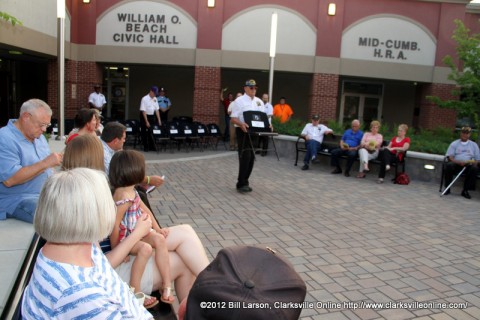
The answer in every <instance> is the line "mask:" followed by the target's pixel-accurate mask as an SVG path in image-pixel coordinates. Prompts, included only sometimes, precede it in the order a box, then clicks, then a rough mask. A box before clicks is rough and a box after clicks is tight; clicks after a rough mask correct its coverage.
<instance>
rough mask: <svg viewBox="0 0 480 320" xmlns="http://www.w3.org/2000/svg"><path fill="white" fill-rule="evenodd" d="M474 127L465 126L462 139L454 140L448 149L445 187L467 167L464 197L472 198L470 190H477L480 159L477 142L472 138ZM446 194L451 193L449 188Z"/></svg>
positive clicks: (461, 133) (461, 134) (463, 190)
mask: <svg viewBox="0 0 480 320" xmlns="http://www.w3.org/2000/svg"><path fill="white" fill-rule="evenodd" d="M471 132H472V129H471V128H470V127H463V128H462V130H461V131H460V139H457V140H455V141H453V142H452V143H451V144H450V146H449V147H448V150H447V157H448V160H449V162H448V163H447V164H446V167H445V187H447V186H448V185H449V184H450V183H452V180H453V175H454V174H458V173H459V172H460V171H461V170H462V169H463V168H466V169H465V175H466V176H465V181H464V182H463V189H462V197H464V198H467V199H470V198H471V196H470V193H469V192H468V190H475V181H476V178H477V173H478V163H479V161H480V151H479V148H478V145H477V143H475V142H473V141H472V140H470V134H471ZM445 194H446V195H447V194H450V189H448V190H447V191H446V192H445Z"/></svg>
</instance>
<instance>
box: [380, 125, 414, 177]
mask: <svg viewBox="0 0 480 320" xmlns="http://www.w3.org/2000/svg"><path fill="white" fill-rule="evenodd" d="M407 130H408V126H407V125H406V124H401V125H399V126H398V131H397V136H396V137H393V138H392V140H391V141H390V143H389V144H388V146H386V147H385V148H384V149H383V150H382V152H381V153H380V160H381V164H380V172H379V173H378V183H383V179H384V178H385V173H386V171H388V170H390V165H391V164H392V163H394V162H398V161H402V160H403V156H404V154H405V151H407V150H408V148H410V138H409V137H406V134H407Z"/></svg>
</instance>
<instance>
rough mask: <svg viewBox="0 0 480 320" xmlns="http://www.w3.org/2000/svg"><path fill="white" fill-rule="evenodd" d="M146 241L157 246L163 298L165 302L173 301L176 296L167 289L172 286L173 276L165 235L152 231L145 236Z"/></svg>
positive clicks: (156, 260) (156, 255) (156, 254)
mask: <svg viewBox="0 0 480 320" xmlns="http://www.w3.org/2000/svg"><path fill="white" fill-rule="evenodd" d="M144 241H145V242H148V243H149V244H151V245H152V247H154V248H155V263H156V265H157V268H158V271H159V272H160V276H161V277H162V282H163V288H162V300H163V301H165V302H173V301H174V298H173V296H171V292H169V289H167V288H170V287H171V283H172V278H171V276H170V257H169V254H168V249H167V244H166V242H165V237H164V236H163V235H162V234H160V233H156V232H154V231H152V232H150V234H149V235H148V236H147V237H145V238H144ZM165 289H166V290H165Z"/></svg>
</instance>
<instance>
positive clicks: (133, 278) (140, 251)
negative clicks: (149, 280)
mask: <svg viewBox="0 0 480 320" xmlns="http://www.w3.org/2000/svg"><path fill="white" fill-rule="evenodd" d="M152 251H153V250H152V246H151V245H150V244H148V243H146V242H143V241H139V242H138V243H137V244H135V246H134V247H133V248H132V250H131V251H130V253H131V254H133V255H135V256H136V258H135V261H133V263H132V270H131V271H130V272H131V274H130V286H132V287H134V288H135V293H137V292H139V291H141V288H140V283H141V281H142V276H143V272H144V271H145V267H146V266H147V262H148V259H149V258H150V257H151V255H152Z"/></svg>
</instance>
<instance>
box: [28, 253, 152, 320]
mask: <svg viewBox="0 0 480 320" xmlns="http://www.w3.org/2000/svg"><path fill="white" fill-rule="evenodd" d="M92 263H93V266H92V267H79V266H76V265H72V264H68V263H61V262H57V261H53V260H50V259H48V258H47V257H45V256H44V255H43V250H40V252H39V254H38V257H37V261H36V262H35V267H34V268H33V273H32V278H31V279H30V283H29V284H28V286H27V287H26V288H25V292H24V296H23V301H22V316H23V318H24V319H58V320H60V319H68V320H70V319H85V320H86V319H112V320H113V319H119V320H120V319H141V320H143V319H153V317H152V315H151V314H150V313H149V312H148V311H147V310H146V309H145V308H144V307H143V306H141V305H140V304H139V303H138V302H137V301H136V299H135V296H134V295H133V294H132V293H131V292H130V288H129V286H128V284H126V283H125V282H123V280H122V279H121V278H120V276H119V275H118V274H117V273H116V272H115V270H114V269H113V268H112V267H111V266H110V263H109V262H108V260H107V258H106V257H105V256H104V255H103V253H102V252H101V251H100V249H99V248H98V247H97V246H96V245H95V244H92Z"/></svg>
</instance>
